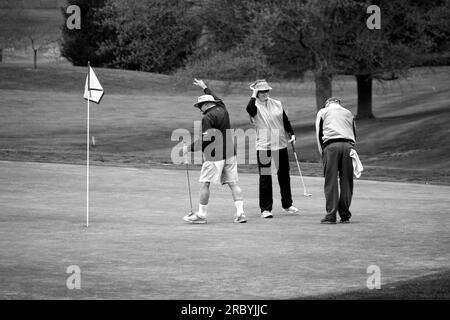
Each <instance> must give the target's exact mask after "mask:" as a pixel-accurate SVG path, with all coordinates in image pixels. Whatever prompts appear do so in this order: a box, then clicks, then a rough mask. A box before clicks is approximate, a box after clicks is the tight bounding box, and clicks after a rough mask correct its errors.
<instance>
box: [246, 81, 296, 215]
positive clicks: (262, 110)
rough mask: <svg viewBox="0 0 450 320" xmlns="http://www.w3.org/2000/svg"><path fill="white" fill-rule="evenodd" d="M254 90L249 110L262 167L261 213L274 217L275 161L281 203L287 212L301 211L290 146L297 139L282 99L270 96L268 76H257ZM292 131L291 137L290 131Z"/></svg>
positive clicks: (260, 186) (260, 181)
mask: <svg viewBox="0 0 450 320" xmlns="http://www.w3.org/2000/svg"><path fill="white" fill-rule="evenodd" d="M250 88H251V89H252V90H253V94H252V96H251V98H250V101H249V102H248V105H247V112H248V114H249V115H250V117H251V119H252V122H253V123H254V124H255V126H256V156H257V161H258V171H259V207H260V209H261V217H263V218H272V217H273V215H272V205H273V192H272V175H271V170H270V169H271V163H272V159H273V160H274V162H275V167H276V169H277V176H278V183H279V185H280V193H281V205H282V207H283V210H284V212H287V213H299V210H298V209H297V208H296V207H294V206H293V205H292V194H291V179H290V175H289V157H288V150H287V146H288V144H289V143H295V135H294V131H293V130H292V126H291V123H290V122H289V119H288V117H287V115H286V113H285V111H284V109H283V106H282V104H281V102H280V101H278V100H275V99H272V98H269V90H271V89H272V88H271V87H270V86H269V84H268V83H267V81H266V80H257V81H255V82H254V83H253V84H251V85H250ZM286 133H287V134H289V136H290V139H289V138H288V136H287V134H286Z"/></svg>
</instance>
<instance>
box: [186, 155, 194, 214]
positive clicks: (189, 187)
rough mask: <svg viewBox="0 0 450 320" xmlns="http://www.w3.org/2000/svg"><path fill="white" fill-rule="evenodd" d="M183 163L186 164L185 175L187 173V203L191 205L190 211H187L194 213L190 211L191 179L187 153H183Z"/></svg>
mask: <svg viewBox="0 0 450 320" xmlns="http://www.w3.org/2000/svg"><path fill="white" fill-rule="evenodd" d="M184 163H185V164H186V175H187V182H188V190H189V203H190V205H191V211H189V213H194V211H192V195H191V181H190V180H189V165H188V158H187V153H186V154H185V155H184Z"/></svg>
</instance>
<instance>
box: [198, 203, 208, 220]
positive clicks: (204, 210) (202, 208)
mask: <svg viewBox="0 0 450 320" xmlns="http://www.w3.org/2000/svg"><path fill="white" fill-rule="evenodd" d="M207 213H208V205H207V204H205V205H203V204H199V205H198V215H199V216H200V217H202V218H204V217H206V214H207Z"/></svg>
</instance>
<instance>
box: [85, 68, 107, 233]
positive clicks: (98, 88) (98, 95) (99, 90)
mask: <svg viewBox="0 0 450 320" xmlns="http://www.w3.org/2000/svg"><path fill="white" fill-rule="evenodd" d="M103 93H104V92H103V87H102V85H101V84H100V81H98V79H97V76H96V75H95V73H94V70H93V69H92V68H91V64H90V63H89V61H88V74H87V76H86V83H85V85H84V96H83V97H84V99H86V102H87V104H86V106H87V116H86V120H87V121H86V127H87V132H86V227H89V137H90V133H89V120H90V119H89V117H90V116H89V101H93V102H95V103H100V100H101V99H102V97H103Z"/></svg>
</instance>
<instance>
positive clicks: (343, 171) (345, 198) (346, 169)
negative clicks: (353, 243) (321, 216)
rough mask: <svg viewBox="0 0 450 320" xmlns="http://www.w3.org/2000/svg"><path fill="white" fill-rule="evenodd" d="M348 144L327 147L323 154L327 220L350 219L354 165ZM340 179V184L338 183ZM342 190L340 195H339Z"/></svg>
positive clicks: (339, 143) (338, 143)
mask: <svg viewBox="0 0 450 320" xmlns="http://www.w3.org/2000/svg"><path fill="white" fill-rule="evenodd" d="M351 148H353V146H352V145H351V144H350V143H348V142H335V143H332V144H330V145H328V146H326V147H325V149H324V150H323V153H322V163H323V175H324V177H325V186H324V191H325V199H326V205H325V207H326V210H327V215H326V216H325V218H326V219H329V220H336V213H339V216H340V217H341V219H350V217H351V215H352V214H351V213H350V204H351V202H352V196H353V163H352V158H351V157H350V149H351ZM338 179H339V182H338ZM339 188H340V194H339Z"/></svg>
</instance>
